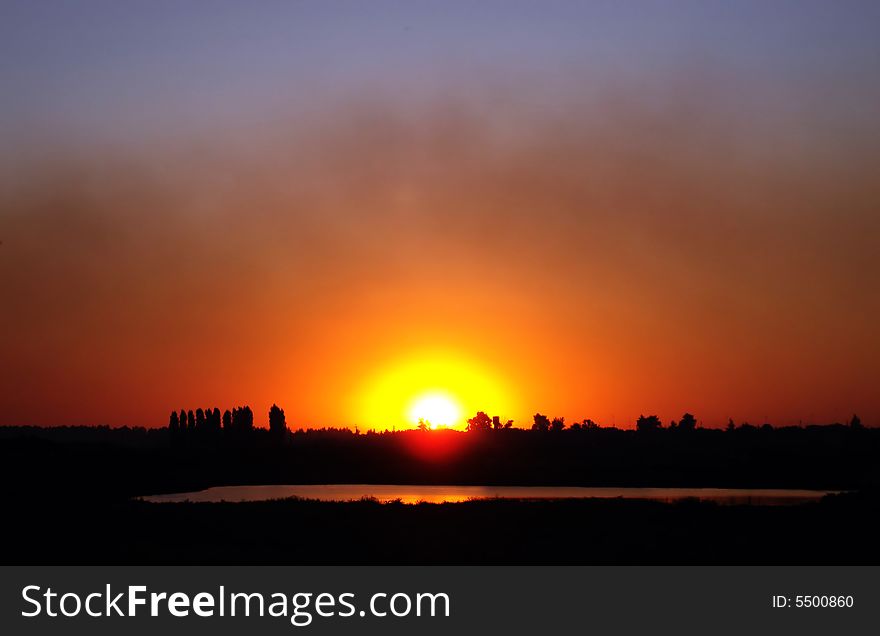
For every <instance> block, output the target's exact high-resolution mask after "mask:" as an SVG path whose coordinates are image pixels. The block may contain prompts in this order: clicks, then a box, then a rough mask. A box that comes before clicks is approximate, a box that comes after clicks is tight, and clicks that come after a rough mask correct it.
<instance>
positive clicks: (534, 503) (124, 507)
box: [3, 495, 880, 565]
mask: <svg viewBox="0 0 880 636" xmlns="http://www.w3.org/2000/svg"><path fill="white" fill-rule="evenodd" d="M7 510H9V509H8V507H7ZM10 512H13V511H10ZM878 521H880V504H878V500H877V499H876V498H869V497H867V496H865V495H860V496H858V495H837V496H829V497H826V498H825V499H824V500H822V501H821V502H819V503H813V504H802V505H797V506H718V505H715V504H711V503H698V502H695V501H685V502H681V503H674V504H666V503H658V502H650V501H642V500H629V499H613V500H598V499H580V500H529V501H521V500H503V499H497V500H480V501H471V502H466V503H454V504H418V505H404V504H394V503H390V504H380V503H377V502H374V501H360V502H349V503H331V502H316V501H303V500H279V501H268V502H254V503H234V504H233V503H200V504H191V503H185V504H149V503H143V502H137V501H134V502H117V503H113V504H109V505H104V506H98V505H93V504H92V505H89V504H85V505H74V504H73V503H72V502H69V503H67V504H65V503H62V502H54V503H51V504H50V503H47V505H46V506H45V507H39V508H37V509H19V510H17V511H14V512H13V514H11V515H9V516H7V517H6V520H5V522H4V526H5V529H6V533H7V537H6V541H5V545H6V546H7V551H6V553H5V555H4V558H3V561H4V562H5V563H8V564H15V563H22V564H25V563H35V562H37V563H69V564H92V565H97V564H221V563H222V564H321V565H329V564H804V563H809V564H818V563H822V564H869V563H873V564H876V563H880V543H878V541H877V534H876V529H877V527H878Z"/></svg>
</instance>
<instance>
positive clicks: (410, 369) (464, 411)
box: [352, 352, 515, 430]
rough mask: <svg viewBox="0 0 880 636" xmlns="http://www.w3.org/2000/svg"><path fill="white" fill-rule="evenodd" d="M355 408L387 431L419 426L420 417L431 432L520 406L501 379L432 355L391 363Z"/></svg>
mask: <svg viewBox="0 0 880 636" xmlns="http://www.w3.org/2000/svg"><path fill="white" fill-rule="evenodd" d="M354 408H355V412H354V413H353V414H352V417H356V418H358V421H360V422H363V423H364V425H365V426H368V427H370V428H376V429H379V430H384V429H390V428H401V427H411V426H415V425H416V424H418V421H419V419H420V418H421V419H424V420H425V421H427V422H428V423H429V424H430V425H431V427H432V428H437V427H440V426H444V427H449V428H464V427H465V424H466V422H465V420H466V418H468V417H470V416H472V415H473V414H474V413H475V412H476V411H477V410H492V411H493V412H495V411H498V412H503V413H509V412H511V411H512V409H514V408H515V407H514V402H513V400H512V398H511V397H510V395H509V394H508V392H507V391H506V390H505V389H504V387H503V386H502V383H501V380H500V379H498V378H495V377H493V376H492V375H491V374H490V373H489V372H488V371H487V370H486V369H484V368H482V367H481V366H480V365H478V364H477V363H475V362H473V361H471V360H468V359H466V358H463V357H458V356H451V355H442V354H438V353H431V352H429V353H423V354H417V355H415V356H414V357H412V358H405V359H402V360H398V361H395V362H392V363H390V364H388V366H387V367H386V368H384V369H382V371H380V372H379V373H378V374H377V375H376V377H375V378H374V379H373V380H372V381H371V382H370V383H368V384H367V386H365V387H364V389H363V393H362V395H361V398H360V400H359V401H358V403H357V404H356V405H355V407H354Z"/></svg>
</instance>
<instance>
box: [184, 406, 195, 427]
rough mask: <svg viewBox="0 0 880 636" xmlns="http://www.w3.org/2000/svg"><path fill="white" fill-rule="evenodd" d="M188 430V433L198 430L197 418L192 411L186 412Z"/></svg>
mask: <svg viewBox="0 0 880 636" xmlns="http://www.w3.org/2000/svg"><path fill="white" fill-rule="evenodd" d="M186 428H187V430H188V431H194V430H196V416H195V414H194V413H193V412H192V409H190V410H189V411H187V412H186Z"/></svg>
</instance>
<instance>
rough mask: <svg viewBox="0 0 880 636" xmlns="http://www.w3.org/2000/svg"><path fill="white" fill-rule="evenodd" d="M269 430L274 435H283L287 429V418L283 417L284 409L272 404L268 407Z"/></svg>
mask: <svg viewBox="0 0 880 636" xmlns="http://www.w3.org/2000/svg"><path fill="white" fill-rule="evenodd" d="M269 430H270V431H272V432H273V433H275V434H276V435H283V434H284V433H285V432H286V431H287V420H286V419H285V418H284V409H281V408H279V407H278V405H277V404H273V405H272V408H270V409H269Z"/></svg>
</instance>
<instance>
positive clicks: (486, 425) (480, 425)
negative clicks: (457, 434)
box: [467, 411, 492, 431]
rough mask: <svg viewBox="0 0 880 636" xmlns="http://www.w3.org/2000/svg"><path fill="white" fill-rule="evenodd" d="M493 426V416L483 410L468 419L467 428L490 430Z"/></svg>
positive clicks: (471, 429)
mask: <svg viewBox="0 0 880 636" xmlns="http://www.w3.org/2000/svg"><path fill="white" fill-rule="evenodd" d="M491 428H492V418H491V417H489V416H488V415H486V414H485V413H484V412H483V411H477V414H476V415H474V416H473V417H472V418H470V419H469V420H468V421H467V430H469V431H488V430H490V429H491Z"/></svg>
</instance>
